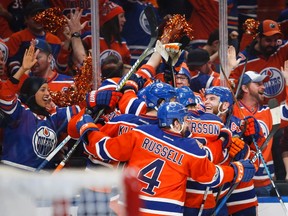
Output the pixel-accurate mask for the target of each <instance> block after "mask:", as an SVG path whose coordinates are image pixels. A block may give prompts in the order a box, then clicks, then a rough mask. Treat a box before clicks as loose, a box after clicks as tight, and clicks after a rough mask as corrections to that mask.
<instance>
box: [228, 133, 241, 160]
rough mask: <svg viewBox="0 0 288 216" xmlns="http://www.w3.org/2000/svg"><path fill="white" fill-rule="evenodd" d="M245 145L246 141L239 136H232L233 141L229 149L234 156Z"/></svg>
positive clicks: (231, 155) (232, 156)
mask: <svg viewBox="0 0 288 216" xmlns="http://www.w3.org/2000/svg"><path fill="white" fill-rule="evenodd" d="M244 146H245V142H244V141H243V140H241V139H240V138H239V137H238V136H237V137H232V142H231V145H230V149H229V155H230V157H231V158H234V157H235V155H236V154H238V153H239V152H240V151H241V150H242V149H243V148H244Z"/></svg>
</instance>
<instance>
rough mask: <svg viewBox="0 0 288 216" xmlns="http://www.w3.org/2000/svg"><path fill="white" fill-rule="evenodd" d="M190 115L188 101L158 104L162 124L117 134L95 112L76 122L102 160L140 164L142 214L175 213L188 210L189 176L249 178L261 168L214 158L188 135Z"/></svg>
mask: <svg viewBox="0 0 288 216" xmlns="http://www.w3.org/2000/svg"><path fill="white" fill-rule="evenodd" d="M186 116H187V111H186V108H185V107H184V106H183V105H181V104H179V103H177V102H169V103H164V104H163V105H161V106H160V107H159V109H158V114H157V117H158V119H159V123H158V125H143V126H139V127H137V129H134V130H132V131H129V132H128V133H124V134H122V135H120V136H118V137H115V138H109V137H108V136H107V135H106V134H104V133H102V132H99V131H98V128H97V126H96V125H95V124H94V123H93V120H92V118H91V117H90V116H89V115H84V116H82V117H81V118H80V119H79V121H78V122H77V123H76V125H75V124H74V125H72V127H76V128H77V131H78V132H79V134H80V136H81V139H82V140H83V141H84V142H85V143H87V144H86V149H87V151H88V152H89V154H91V155H93V156H94V157H97V158H99V159H101V160H115V161H127V167H128V168H129V167H133V168H136V169H137V170H138V176H137V177H138V178H139V182H140V186H141V189H140V195H141V196H140V199H141V201H142V203H143V206H142V207H141V209H140V211H141V215H155V214H163V215H164V214H165V215H175V214H182V213H183V203H184V198H185V190H186V187H185V186H186V180H187V177H191V178H193V179H195V181H199V182H202V183H204V184H207V185H208V186H212V187H215V186H218V185H220V184H223V183H225V182H239V181H241V180H242V181H249V180H250V179H251V178H252V177H253V175H254V172H255V168H254V165H253V164H251V163H250V162H249V161H247V160H242V161H241V162H233V163H231V164H230V166H221V165H219V166H216V165H214V164H213V163H212V162H210V161H209V159H208V158H207V157H206V152H205V150H203V149H202V148H200V147H199V144H198V143H197V141H196V140H195V139H192V138H185V137H183V135H182V134H183V132H184V131H185V128H186V127H187V125H185V118H186ZM199 168H200V169H199ZM239 169H241V170H242V171H243V173H242V174H241V175H239V171H240V170H239ZM151 174H152V175H151ZM240 176H241V177H240ZM241 178H242V179H241ZM168 179H169V181H168Z"/></svg>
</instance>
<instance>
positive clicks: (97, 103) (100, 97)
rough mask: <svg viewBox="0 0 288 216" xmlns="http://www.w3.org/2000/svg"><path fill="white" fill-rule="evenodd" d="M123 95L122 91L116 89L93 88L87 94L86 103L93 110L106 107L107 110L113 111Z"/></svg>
mask: <svg viewBox="0 0 288 216" xmlns="http://www.w3.org/2000/svg"><path fill="white" fill-rule="evenodd" d="M121 97H122V93H121V92H118V91H116V90H111V89H105V90H100V91H97V90H93V91H91V92H89V93H88V94H87V95H86V105H87V108H88V109H90V110H93V112H97V111H99V110H101V109H105V111H106V112H112V111H113V110H114V109H115V107H116V105H117V103H118V101H119V100H120V98H121Z"/></svg>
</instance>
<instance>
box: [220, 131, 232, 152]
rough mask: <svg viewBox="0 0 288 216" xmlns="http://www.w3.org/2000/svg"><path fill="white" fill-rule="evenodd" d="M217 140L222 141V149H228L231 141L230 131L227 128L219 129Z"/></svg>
mask: <svg viewBox="0 0 288 216" xmlns="http://www.w3.org/2000/svg"><path fill="white" fill-rule="evenodd" d="M218 139H221V140H222V141H223V142H222V149H225V148H229V146H230V145H231V140H232V133H231V131H230V130H229V129H227V128H221V129H220V134H219V136H218Z"/></svg>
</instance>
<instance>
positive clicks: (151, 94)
mask: <svg viewBox="0 0 288 216" xmlns="http://www.w3.org/2000/svg"><path fill="white" fill-rule="evenodd" d="M146 88H147V87H146ZM173 97H176V90H175V89H174V88H173V87H172V86H171V85H169V84H167V83H164V82H154V83H152V84H151V85H149V88H148V89H147V90H145V91H144V99H145V102H146V104H147V107H148V108H155V107H158V105H159V99H163V100H164V101H165V102H169V101H170V99H171V98H173Z"/></svg>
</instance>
